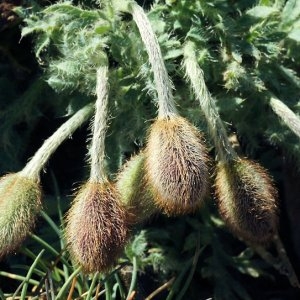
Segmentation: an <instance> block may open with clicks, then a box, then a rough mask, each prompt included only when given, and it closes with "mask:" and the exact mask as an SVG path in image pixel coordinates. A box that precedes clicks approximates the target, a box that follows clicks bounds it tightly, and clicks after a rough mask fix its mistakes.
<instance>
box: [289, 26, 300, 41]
mask: <svg viewBox="0 0 300 300" xmlns="http://www.w3.org/2000/svg"><path fill="white" fill-rule="evenodd" d="M288 38H290V39H291V40H294V41H296V42H297V43H298V42H300V28H295V29H293V30H292V31H291V32H290V33H289V34H288Z"/></svg>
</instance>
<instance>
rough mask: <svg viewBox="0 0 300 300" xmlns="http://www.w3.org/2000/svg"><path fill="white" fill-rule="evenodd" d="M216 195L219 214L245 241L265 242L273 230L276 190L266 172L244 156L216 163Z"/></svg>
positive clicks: (275, 214) (275, 212)
mask: <svg viewBox="0 0 300 300" xmlns="http://www.w3.org/2000/svg"><path fill="white" fill-rule="evenodd" d="M215 187H216V198H217V203H218V208H219V212H220V215H221V217H222V218H223V219H224V222H225V223H226V225H227V226H228V227H229V228H230V229H231V230H232V232H233V233H234V234H236V235H238V236H240V237H241V238H243V239H244V240H246V241H249V242H253V243H257V244H259V243H268V242H269V241H270V240H271V239H272V238H273V236H274V234H275V233H276V232H277V225H278V209H277V191H276V189H275V187H274V185H273V182H272V179H271V177H270V176H269V175H268V173H267V171H266V170H265V169H264V168H263V167H261V166H260V165H259V164H257V163H254V162H253V161H250V160H247V159H238V160H236V161H232V162H230V163H229V162H226V163H219V164H218V165H217V176H216V183H215Z"/></svg>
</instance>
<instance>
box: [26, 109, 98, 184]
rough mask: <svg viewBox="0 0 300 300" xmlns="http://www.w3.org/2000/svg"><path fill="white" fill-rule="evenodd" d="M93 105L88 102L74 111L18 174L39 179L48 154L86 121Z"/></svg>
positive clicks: (48, 156)
mask: <svg viewBox="0 0 300 300" xmlns="http://www.w3.org/2000/svg"><path fill="white" fill-rule="evenodd" d="M93 111H94V106H93V105H92V104H88V105H86V106H84V107H83V108H81V109H80V110H79V111H78V112H76V113H75V114H74V115H73V116H72V117H71V118H70V119H69V120H67V121H66V122H65V123H64V124H62V125H61V126H60V127H59V128H58V129H57V130H56V131H55V132H54V133H53V134H52V135H51V136H50V137H49V138H48V139H47V140H45V142H44V143H43V145H42V146H41V147H40V148H39V149H38V150H37V152H36V153H35V154H34V156H33V157H32V158H31V160H30V161H29V162H28V163H27V164H26V166H25V167H24V168H23V170H22V171H20V174H22V175H24V176H26V177H29V178H33V179H34V180H36V181H39V178H40V172H41V170H42V169H43V168H44V167H45V165H46V163H47V162H48V160H49V158H50V156H51V155H52V154H53V153H54V152H55V151H56V149H57V148H58V147H59V146H60V145H61V144H62V142H63V141H64V140H66V139H67V138H68V137H70V136H71V135H72V134H73V133H74V131H75V130H76V129H77V128H78V127H80V126H81V125H82V124H83V123H84V122H86V121H87V120H88V119H89V118H90V117H91V115H92V113H93Z"/></svg>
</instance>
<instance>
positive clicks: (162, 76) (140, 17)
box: [129, 2, 177, 118]
mask: <svg viewBox="0 0 300 300" xmlns="http://www.w3.org/2000/svg"><path fill="white" fill-rule="evenodd" d="M129 9H130V12H131V14H132V16H133V20H134V21H135V23H136V25H137V27H138V29H139V32H140V35H141V38H142V40H143V42H144V45H145V48H146V50H147V53H148V56H149V61H150V64H151V67H152V71H153V75H154V83H155V87H156V90H157V96H158V117H161V118H165V117H168V116H172V115H177V110H176V107H175V102H174V98H173V94H172V89H173V84H172V82H171V79H170V78H169V76H168V73H167V69H166V66H165V63H164V60H163V57H162V54H161V50H160V46H159V44H158V41H157V38H156V36H155V33H154V32H153V29H152V27H151V24H150V22H149V19H148V17H147V15H146V14H145V12H144V10H143V8H142V7H140V6H139V5H138V4H137V3H135V2H130V3H129Z"/></svg>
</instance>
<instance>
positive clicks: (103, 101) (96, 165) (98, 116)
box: [90, 66, 108, 182]
mask: <svg viewBox="0 0 300 300" xmlns="http://www.w3.org/2000/svg"><path fill="white" fill-rule="evenodd" d="M96 93H97V100H96V108H95V117H94V122H93V138H92V144H91V152H90V153H91V173H90V181H93V182H105V181H106V180H107V176H106V172H105V166H104V158H105V134H106V129H107V104H108V67H107V66H102V67H100V68H99V69H98V71H97V86H96Z"/></svg>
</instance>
